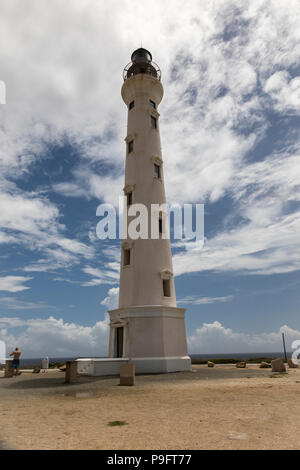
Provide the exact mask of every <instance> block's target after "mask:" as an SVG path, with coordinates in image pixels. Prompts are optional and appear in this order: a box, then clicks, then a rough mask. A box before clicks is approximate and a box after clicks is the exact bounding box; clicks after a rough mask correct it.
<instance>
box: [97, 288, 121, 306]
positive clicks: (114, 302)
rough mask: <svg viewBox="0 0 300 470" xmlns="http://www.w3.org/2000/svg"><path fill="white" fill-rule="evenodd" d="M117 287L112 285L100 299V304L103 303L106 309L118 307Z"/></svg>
mask: <svg viewBox="0 0 300 470" xmlns="http://www.w3.org/2000/svg"><path fill="white" fill-rule="evenodd" d="M118 301H119V287H112V288H111V289H109V291H108V292H107V297H105V299H103V300H102V302H101V305H105V306H106V307H107V310H113V309H114V308H117V307H118Z"/></svg>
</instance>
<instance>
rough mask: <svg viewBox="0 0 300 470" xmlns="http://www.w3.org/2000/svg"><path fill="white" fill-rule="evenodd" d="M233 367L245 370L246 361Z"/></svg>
mask: <svg viewBox="0 0 300 470" xmlns="http://www.w3.org/2000/svg"><path fill="white" fill-rule="evenodd" d="M235 367H237V368H238V369H245V368H246V361H241V362H237V363H236V365H235Z"/></svg>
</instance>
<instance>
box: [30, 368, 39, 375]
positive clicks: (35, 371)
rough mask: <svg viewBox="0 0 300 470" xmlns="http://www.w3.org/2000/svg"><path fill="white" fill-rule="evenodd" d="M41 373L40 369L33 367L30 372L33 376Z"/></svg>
mask: <svg viewBox="0 0 300 470" xmlns="http://www.w3.org/2000/svg"><path fill="white" fill-rule="evenodd" d="M40 372H41V369H40V367H35V368H34V369H33V371H32V373H33V374H39V373H40Z"/></svg>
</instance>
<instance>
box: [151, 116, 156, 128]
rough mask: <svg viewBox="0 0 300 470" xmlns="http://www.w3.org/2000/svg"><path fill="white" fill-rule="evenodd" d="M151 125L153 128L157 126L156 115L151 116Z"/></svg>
mask: <svg viewBox="0 0 300 470" xmlns="http://www.w3.org/2000/svg"><path fill="white" fill-rule="evenodd" d="M151 126H152V127H153V129H156V128H157V119H156V118H155V117H154V116H151Z"/></svg>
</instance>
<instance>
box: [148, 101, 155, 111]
mask: <svg viewBox="0 0 300 470" xmlns="http://www.w3.org/2000/svg"><path fill="white" fill-rule="evenodd" d="M149 103H150V106H152V108H154V109H156V103H155V101H152V100H149Z"/></svg>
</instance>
